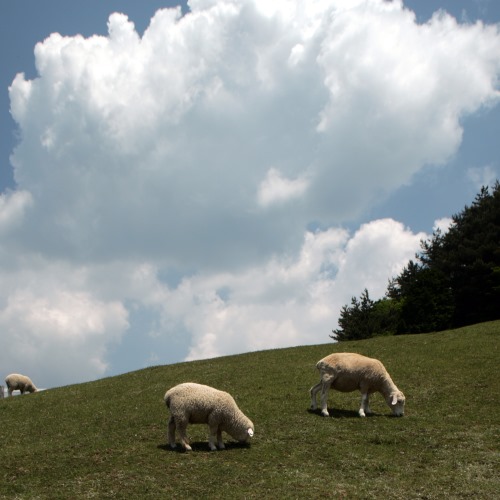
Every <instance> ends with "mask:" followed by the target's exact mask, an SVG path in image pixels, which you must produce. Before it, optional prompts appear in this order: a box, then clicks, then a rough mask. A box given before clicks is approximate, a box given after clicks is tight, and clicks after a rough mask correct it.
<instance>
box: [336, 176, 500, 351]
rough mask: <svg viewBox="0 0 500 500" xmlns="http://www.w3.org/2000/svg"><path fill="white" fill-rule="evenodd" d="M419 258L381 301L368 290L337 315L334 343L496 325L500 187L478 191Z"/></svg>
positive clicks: (424, 244) (499, 290)
mask: <svg viewBox="0 0 500 500" xmlns="http://www.w3.org/2000/svg"><path fill="white" fill-rule="evenodd" d="M420 248H421V250H420V252H419V253H417V254H416V255H415V260H410V261H409V262H408V264H407V265H406V266H405V268H404V269H403V271H402V272H401V274H399V275H398V276H396V277H395V278H392V279H390V280H389V284H388V286H387V291H386V294H385V297H384V298H382V299H380V300H376V301H373V300H371V299H370V296H369V292H368V290H367V289H365V290H364V291H363V293H362V294H361V296H360V297H359V298H356V297H353V298H352V299H351V303H350V304H346V305H344V306H343V307H342V309H341V311H340V318H339V328H337V329H336V330H333V331H332V333H333V335H330V337H331V338H333V339H334V340H338V341H342V340H358V339H366V338H370V337H374V336H378V335H399V334H405V333H428V332H435V331H440V330H446V329H449V328H457V327H461V326H466V325H471V324H474V323H479V322H483V321H491V320H495V319H500V184H499V181H498V180H497V181H496V182H495V184H494V186H493V188H492V189H491V190H490V189H489V188H488V187H482V188H481V191H480V192H479V194H477V195H476V197H475V199H474V201H473V202H472V204H471V205H470V206H467V205H466V206H465V208H464V209H463V210H462V211H461V212H460V213H459V214H456V215H453V217H452V224H451V226H450V228H449V230H448V231H447V232H444V233H443V232H442V231H440V230H439V229H438V230H436V231H435V232H434V233H433V234H432V237H431V238H430V239H428V240H425V241H421V245H420Z"/></svg>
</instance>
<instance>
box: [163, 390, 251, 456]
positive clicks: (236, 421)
mask: <svg viewBox="0 0 500 500" xmlns="http://www.w3.org/2000/svg"><path fill="white" fill-rule="evenodd" d="M164 399H165V403H166V405H167V407H168V408H169V409H170V413H171V415H170V419H169V421H168V442H169V444H170V447H171V448H175V429H176V428H177V429H178V431H179V435H180V438H181V444H182V445H183V446H184V449H185V450H186V451H190V450H191V447H190V446H189V444H188V441H187V437H186V427H187V425H188V424H208V428H209V441H208V444H209V446H210V449H211V450H212V451H213V450H216V449H217V448H216V446H215V444H214V442H215V437H216V436H217V445H218V446H219V448H220V449H224V443H223V441H222V431H224V432H227V433H228V434H229V435H231V436H232V437H233V438H234V439H236V440H238V441H240V442H246V441H247V440H248V439H249V438H251V437H252V436H253V434H254V426H253V423H252V421H251V420H250V419H249V418H248V417H246V416H245V415H244V414H243V412H242V411H241V410H240V409H239V408H238V406H237V405H236V402H235V400H234V399H233V397H232V396H231V395H230V394H228V393H227V392H223V391H219V390H217V389H214V388H213V387H209V386H207V385H201V384H194V383H189V382H188V383H185V384H179V385H176V386H175V387H172V388H171V389H169V390H168V391H167V392H166V393H165V397H164Z"/></svg>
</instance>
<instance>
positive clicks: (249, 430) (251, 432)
mask: <svg viewBox="0 0 500 500" xmlns="http://www.w3.org/2000/svg"><path fill="white" fill-rule="evenodd" d="M247 432H248V435H249V436H250V437H253V430H252V429H250V428H249V429H248V431H247Z"/></svg>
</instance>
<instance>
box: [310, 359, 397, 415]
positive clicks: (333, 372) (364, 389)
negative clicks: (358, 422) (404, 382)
mask: <svg viewBox="0 0 500 500" xmlns="http://www.w3.org/2000/svg"><path fill="white" fill-rule="evenodd" d="M316 368H317V369H318V370H319V371H320V376H321V380H320V381H319V383H318V384H316V385H315V386H314V387H312V388H311V391H310V394H311V408H312V409H313V410H315V409H316V408H317V406H316V394H317V393H318V391H320V390H321V414H322V415H323V416H325V417H328V415H329V414H328V409H327V400H328V390H329V389H330V387H332V388H333V389H336V390H337V391H340V392H352V391H355V390H359V391H360V392H361V406H360V408H359V416H360V417H364V416H365V415H366V413H371V410H370V406H369V397H370V394H373V393H374V392H380V393H381V394H382V396H384V399H385V401H386V403H387V404H388V405H389V408H390V409H391V410H392V413H393V414H394V415H395V416H397V417H401V416H403V414H404V406H405V397H404V394H403V393H402V392H401V391H400V390H399V389H398V388H397V387H396V384H394V382H393V381H392V379H391V376H390V375H389V373H387V370H386V369H385V367H384V365H383V364H382V363H381V362H380V361H379V360H378V359H373V358H367V357H366V356H362V355H361V354H355V353H348V352H344V353H334V354H330V355H329V356H326V358H323V359H322V360H320V361H318V363H317V365H316Z"/></svg>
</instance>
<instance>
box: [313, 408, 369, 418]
mask: <svg viewBox="0 0 500 500" xmlns="http://www.w3.org/2000/svg"><path fill="white" fill-rule="evenodd" d="M307 412H308V413H310V414H312V415H317V416H318V417H321V418H325V417H323V415H322V414H321V409H320V408H317V409H316V410H312V409H311V408H308V410H307ZM328 415H329V417H330V418H360V417H359V413H358V412H357V411H354V410H341V409H338V408H328ZM376 416H377V414H376V413H370V414H368V415H366V417H367V418H371V417H376Z"/></svg>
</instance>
